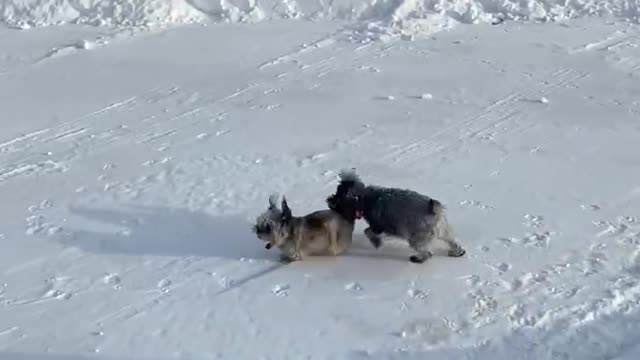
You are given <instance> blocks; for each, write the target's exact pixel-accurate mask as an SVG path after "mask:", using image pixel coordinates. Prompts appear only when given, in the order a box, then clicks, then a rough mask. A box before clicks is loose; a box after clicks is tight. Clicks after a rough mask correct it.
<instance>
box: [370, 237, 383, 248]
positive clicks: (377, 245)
mask: <svg viewBox="0 0 640 360" xmlns="http://www.w3.org/2000/svg"><path fill="white" fill-rule="evenodd" d="M369 241H371V245H373V247H375V248H376V249H379V248H380V246H382V239H380V237H378V236H375V237H372V238H370V239H369Z"/></svg>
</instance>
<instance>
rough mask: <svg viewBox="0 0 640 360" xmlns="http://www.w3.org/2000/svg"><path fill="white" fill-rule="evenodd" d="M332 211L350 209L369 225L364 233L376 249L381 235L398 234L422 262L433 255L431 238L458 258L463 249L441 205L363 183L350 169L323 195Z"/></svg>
mask: <svg viewBox="0 0 640 360" xmlns="http://www.w3.org/2000/svg"><path fill="white" fill-rule="evenodd" d="M327 205H328V206H329V208H330V209H333V210H337V211H340V210H344V209H353V210H355V211H356V213H357V214H362V216H363V217H364V219H365V220H366V221H367V223H368V224H369V227H368V228H367V229H365V231H364V233H365V235H366V236H367V238H369V240H370V241H371V244H373V246H375V247H376V248H379V247H380V246H381V245H382V235H385V234H386V235H391V236H396V237H401V238H404V239H406V240H407V241H408V242H409V245H410V246H411V248H413V249H414V250H415V251H416V252H417V253H418V254H417V255H412V256H411V257H410V260H411V261H412V262H414V263H423V262H424V261H426V260H427V259H429V258H430V257H431V256H433V246H434V245H435V244H434V243H435V241H434V240H441V241H443V242H444V243H445V244H447V245H448V248H449V250H448V253H447V254H448V256H452V257H460V256H463V255H464V254H465V253H466V251H465V250H464V249H463V248H462V247H461V246H460V245H459V244H458V243H457V242H456V240H455V234H454V232H453V228H452V227H451V225H449V223H448V221H447V217H446V214H445V208H444V206H443V205H442V204H441V203H440V202H439V201H438V200H435V199H432V198H430V197H428V196H425V195H422V194H419V193H417V192H415V191H412V190H405V189H398V188H386V187H379V186H371V185H369V186H366V185H365V184H364V183H363V182H362V180H360V177H359V176H358V175H357V174H356V173H355V171H352V170H345V171H342V172H341V173H340V183H339V184H338V188H337V189H336V193H335V194H333V195H331V196H329V197H328V198H327Z"/></svg>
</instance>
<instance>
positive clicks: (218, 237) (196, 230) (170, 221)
mask: <svg viewBox="0 0 640 360" xmlns="http://www.w3.org/2000/svg"><path fill="white" fill-rule="evenodd" d="M69 210H70V212H71V214H73V215H76V216H79V217H82V218H84V219H85V220H89V221H90V222H91V223H95V224H96V225H100V227H101V228H102V227H105V225H106V226H107V227H108V229H105V230H104V231H99V230H95V229H92V230H86V229H72V230H71V231H68V232H67V235H66V236H63V237H62V238H61V239H60V240H59V241H60V242H62V243H63V244H64V245H68V246H73V247H77V248H80V249H82V250H85V251H89V252H94V253H109V254H127V255H163V256H202V257H221V258H229V259H241V258H248V259H267V260H275V259H277V254H274V253H270V252H268V251H267V250H265V249H264V244H263V243H262V242H260V241H259V240H258V239H257V238H256V236H255V234H254V233H253V232H252V231H251V225H252V224H251V223H250V222H249V221H248V220H247V219H246V218H243V217H240V216H212V215H210V214H207V213H205V212H203V211H192V210H188V209H176V208H163V207H140V206H135V207H127V208H126V209H97V208H88V207H73V208H71V209H69Z"/></svg>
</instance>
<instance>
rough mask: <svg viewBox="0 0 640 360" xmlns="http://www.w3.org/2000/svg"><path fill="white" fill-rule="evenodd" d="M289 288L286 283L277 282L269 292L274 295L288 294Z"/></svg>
mask: <svg viewBox="0 0 640 360" xmlns="http://www.w3.org/2000/svg"><path fill="white" fill-rule="evenodd" d="M289 289H290V286H289V285H287V284H282V285H281V284H278V285H275V286H274V287H273V288H272V289H271V292H272V293H273V294H274V295H275V296H288V295H289Z"/></svg>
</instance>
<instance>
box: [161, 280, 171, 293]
mask: <svg viewBox="0 0 640 360" xmlns="http://www.w3.org/2000/svg"><path fill="white" fill-rule="evenodd" d="M170 286H171V280H169V279H162V280H160V281H159V282H158V287H159V288H160V291H162V292H163V293H167V292H169V287H170Z"/></svg>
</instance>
